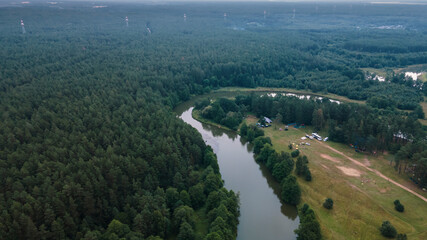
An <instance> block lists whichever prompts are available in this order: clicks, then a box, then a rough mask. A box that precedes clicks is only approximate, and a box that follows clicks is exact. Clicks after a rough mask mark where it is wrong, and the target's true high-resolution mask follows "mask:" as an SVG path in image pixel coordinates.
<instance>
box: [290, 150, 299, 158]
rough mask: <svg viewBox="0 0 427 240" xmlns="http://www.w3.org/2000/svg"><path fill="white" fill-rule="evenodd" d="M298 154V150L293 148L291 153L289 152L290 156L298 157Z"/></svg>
mask: <svg viewBox="0 0 427 240" xmlns="http://www.w3.org/2000/svg"><path fill="white" fill-rule="evenodd" d="M298 155H299V150H298V149H297V150H295V151H293V152H292V153H291V156H292V157H298Z"/></svg>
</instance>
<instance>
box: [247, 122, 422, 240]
mask: <svg viewBox="0 0 427 240" xmlns="http://www.w3.org/2000/svg"><path fill="white" fill-rule="evenodd" d="M256 121H257V119H256V118H255V117H253V116H250V117H248V118H247V119H246V122H247V123H248V124H250V123H255V122H256ZM280 128H282V129H283V128H284V125H283V124H277V123H273V126H271V127H269V128H265V129H264V131H265V134H266V136H268V137H270V138H271V140H272V142H273V145H274V148H275V149H276V150H277V151H286V152H290V150H289V148H288V145H289V144H292V143H295V144H300V143H301V142H302V140H301V139H300V138H301V137H302V136H305V134H311V132H312V128H311V127H306V128H299V129H296V128H293V127H290V128H289V131H280V130H279V129H280ZM319 134H320V135H321V136H327V133H326V132H322V131H321V132H319ZM304 141H305V142H309V143H310V144H311V145H310V146H307V145H299V146H300V147H299V150H300V151H301V154H303V155H306V156H307V157H308V160H309V168H310V171H311V173H312V177H313V181H311V182H306V181H305V180H304V179H303V178H298V182H299V184H300V186H301V191H302V203H308V204H309V205H310V206H311V207H312V208H313V209H314V211H315V212H316V215H317V217H318V218H319V222H320V225H321V228H322V234H323V236H324V238H325V239H369V240H370V239H385V238H384V237H382V236H381V234H380V232H379V230H378V228H379V227H380V226H381V224H382V222H383V221H385V220H388V221H390V222H391V223H392V224H393V225H394V226H395V227H396V229H397V231H398V233H406V234H407V235H408V239H427V203H426V200H425V199H426V197H427V193H425V192H423V191H422V190H421V189H419V188H417V187H416V186H414V185H413V184H412V182H410V181H409V179H408V177H407V176H406V175H403V174H402V175H399V174H397V173H396V171H395V170H394V169H393V167H392V166H390V164H389V160H390V159H392V158H393V156H392V155H388V154H386V155H379V156H378V157H374V156H371V155H364V154H362V153H356V152H355V151H354V149H353V148H350V147H348V146H346V145H344V144H340V143H335V142H329V141H328V142H321V141H318V140H304ZM328 197H329V198H332V199H333V200H334V208H333V209H332V210H327V209H325V208H323V207H322V204H323V202H324V201H325V199H326V198H328ZM396 199H399V200H400V201H401V202H402V204H403V205H404V206H405V212H403V213H399V212H397V211H396V210H395V209H394V204H393V201H394V200H396Z"/></svg>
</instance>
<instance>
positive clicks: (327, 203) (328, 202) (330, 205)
mask: <svg viewBox="0 0 427 240" xmlns="http://www.w3.org/2000/svg"><path fill="white" fill-rule="evenodd" d="M323 207H324V208H326V209H332V208H333V207H334V201H333V200H332V199H330V198H326V200H325V202H324V203H323Z"/></svg>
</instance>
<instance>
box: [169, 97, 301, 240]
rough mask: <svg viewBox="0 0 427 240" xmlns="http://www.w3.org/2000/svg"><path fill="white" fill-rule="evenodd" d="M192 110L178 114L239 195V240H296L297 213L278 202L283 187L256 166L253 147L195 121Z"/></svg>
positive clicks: (187, 105)
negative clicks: (209, 149)
mask: <svg viewBox="0 0 427 240" xmlns="http://www.w3.org/2000/svg"><path fill="white" fill-rule="evenodd" d="M193 102H194V101H193ZM192 106H193V103H192V102H188V103H184V104H181V105H180V106H178V107H177V108H176V109H175V112H176V113H177V115H178V116H179V117H180V118H181V119H182V120H183V121H184V122H186V123H188V124H190V125H191V126H192V127H194V128H196V129H197V130H198V131H199V132H200V134H201V135H202V137H203V139H204V140H205V142H206V144H208V145H210V146H211V147H212V148H213V150H214V152H215V153H216V155H217V157H218V164H219V168H220V172H221V175H222V178H223V180H224V181H225V187H226V188H227V189H231V190H233V191H235V192H238V193H239V194H240V212H241V216H240V218H239V221H240V223H239V225H238V236H237V239H238V240H260V239H262V240H280V239H286V240H287V239H290V240H292V239H296V235H295V233H294V230H295V229H296V228H297V227H298V224H299V218H298V216H297V210H296V208H295V207H294V206H290V205H287V204H284V203H282V202H281V201H280V200H279V195H280V185H279V184H278V183H277V182H275V181H274V180H273V177H272V176H271V174H270V173H269V172H268V170H267V169H266V168H265V167H264V166H261V165H259V164H257V163H256V162H255V160H254V154H253V152H252V146H251V144H248V143H247V142H245V141H244V140H243V139H241V138H240V136H239V135H237V134H236V133H234V132H231V131H225V130H224V129H221V128H218V127H215V126H211V125H207V124H202V123H200V122H198V121H196V120H195V119H193V117H192V116H191V112H192V110H193V107H192Z"/></svg>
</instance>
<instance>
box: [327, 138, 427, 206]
mask: <svg viewBox="0 0 427 240" xmlns="http://www.w3.org/2000/svg"><path fill="white" fill-rule="evenodd" d="M319 143H320V144H322V145H323V146H325V147H327V148H329V149H330V150H332V151H334V152H336V153H338V154H340V155H342V156H343V157H345V158H347V159H348V160H350V161H352V162H353V163H354V164H356V165H358V166H360V167H362V168H365V169H366V170H368V171H370V172H373V173H375V174H376V175H377V176H378V177H380V178H383V179H385V180H387V181H389V182H390V183H393V184H394V185H396V186H398V187H400V188H402V189H404V190H406V191H408V192H410V193H412V194H414V195H415V196H417V197H419V198H421V199H422V200H423V201H424V202H427V198H425V197H423V196H422V195H421V194H418V193H417V192H415V191H413V190H411V189H409V188H407V187H405V186H403V185H402V184H400V183H398V182H396V181H394V180H392V179H390V178H388V177H386V176H385V175H384V174H382V173H381V172H379V171H378V170H376V169H372V168H370V167H368V166H366V165H365V164H363V163H361V162H359V161H357V160H356V159H354V158H351V157H349V156H347V155H345V154H344V153H343V152H340V151H338V150H336V149H335V148H333V147H331V146H329V145H327V144H325V143H323V142H319Z"/></svg>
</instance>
